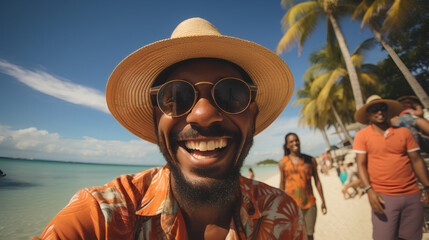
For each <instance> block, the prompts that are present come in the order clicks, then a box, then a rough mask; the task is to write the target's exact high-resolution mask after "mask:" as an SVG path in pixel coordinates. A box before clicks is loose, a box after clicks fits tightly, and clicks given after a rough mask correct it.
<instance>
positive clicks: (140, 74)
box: [106, 18, 294, 143]
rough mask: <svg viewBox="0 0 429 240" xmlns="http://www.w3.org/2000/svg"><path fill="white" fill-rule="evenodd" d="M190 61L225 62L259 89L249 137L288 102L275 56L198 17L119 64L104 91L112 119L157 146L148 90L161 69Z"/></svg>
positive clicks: (286, 72)
mask: <svg viewBox="0 0 429 240" xmlns="http://www.w3.org/2000/svg"><path fill="white" fill-rule="evenodd" d="M193 58H219V59H224V60H227V61H230V62H232V63H235V64H237V65H238V66H240V67H241V68H242V69H243V70H244V71H245V72H246V73H247V74H248V75H249V76H250V78H251V80H252V81H253V83H254V84H255V85H256V86H257V88H258V89H257V95H256V99H255V101H256V103H257V105H258V108H259V114H258V116H257V118H256V123H255V133H254V135H256V134H258V133H260V132H261V131H262V130H264V129H265V128H266V127H268V126H269V125H270V124H271V123H272V122H273V121H274V120H275V119H276V118H277V117H278V116H279V115H280V114H281V113H282V111H283V110H284V108H285V107H286V105H287V104H288V102H289V100H290V98H291V97H292V94H293V89H294V82H293V77H292V73H291V71H290V69H289V68H288V66H287V65H286V63H284V61H283V60H282V59H281V58H280V57H279V56H278V55H276V54H275V53H273V52H272V51H270V50H268V49H267V48H265V47H263V46H261V45H258V44H256V43H253V42H250V41H246V40H242V39H239V38H235V37H229V36H224V35H222V34H221V33H220V32H219V31H218V29H217V28H216V27H215V26H213V25H212V24H211V23H210V22H208V21H206V20H204V19H202V18H191V19H188V20H185V21H183V22H182V23H180V24H179V25H178V26H177V27H176V29H175V30H174V31H173V33H172V35H171V37H170V38H169V39H165V40H161V41H158V42H155V43H152V44H149V45H147V46H144V47H142V48H140V49H138V50H137V51H135V52H134V53H132V54H131V55H129V56H128V57H126V58H125V59H124V60H123V61H122V62H121V63H119V65H118V66H117V67H116V68H115V70H114V71H113V73H112V74H111V76H110V78H109V81H108V83H107V88H106V100H107V106H108V108H109V110H110V112H111V113H112V115H113V116H114V117H115V118H116V120H117V121H119V123H121V124H122V125H123V126H124V127H125V128H126V129H128V130H129V131H130V132H131V133H133V134H135V135H136V136H138V137H140V138H142V139H144V140H147V141H149V142H152V143H156V142H157V137H156V134H155V124H154V119H153V105H152V103H151V98H150V91H149V89H150V88H151V87H152V85H153V82H154V81H155V79H156V78H157V76H158V75H159V74H160V73H161V72H162V71H163V70H164V69H166V68H167V67H169V66H171V65H173V64H175V63H178V62H181V61H184V60H187V59H193Z"/></svg>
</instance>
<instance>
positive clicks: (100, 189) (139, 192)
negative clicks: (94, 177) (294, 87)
mask: <svg viewBox="0 0 429 240" xmlns="http://www.w3.org/2000/svg"><path fill="white" fill-rule="evenodd" d="M165 171H166V170H165V169H164V168H162V167H155V168H151V169H147V170H145V171H142V172H140V173H136V174H125V175H121V176H119V177H117V178H115V179H114V180H113V181H111V182H109V183H107V184H105V185H102V186H95V187H88V188H85V189H83V190H82V191H87V192H88V193H89V194H91V195H92V196H93V197H94V198H95V200H96V201H97V202H99V203H101V202H105V201H106V199H112V198H114V199H116V200H115V201H120V200H122V201H124V202H126V200H131V201H132V202H138V201H139V200H140V199H141V198H142V196H143V195H144V194H145V192H146V191H147V189H148V188H149V186H150V185H151V183H152V181H154V180H156V179H159V178H161V175H162V174H165Z"/></svg>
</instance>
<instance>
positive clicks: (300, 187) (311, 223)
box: [279, 133, 327, 240]
mask: <svg viewBox="0 0 429 240" xmlns="http://www.w3.org/2000/svg"><path fill="white" fill-rule="evenodd" d="M283 148H284V152H285V156H284V157H283V159H282V160H281V161H280V162H279V169H280V189H283V190H285V191H286V192H287V193H288V194H289V195H290V196H291V197H292V198H293V199H294V200H295V201H296V202H297V203H298V205H299V206H300V207H301V210H302V213H303V215H304V223H305V229H306V231H307V236H308V239H309V240H311V239H313V233H314V227H315V223H316V216H317V207H316V199H315V197H314V195H313V189H312V186H311V178H312V177H313V179H314V184H315V185H316V188H317V190H318V192H319V195H320V198H321V199H322V205H321V209H322V213H323V214H326V213H327V209H326V204H325V198H324V196H323V189H322V183H321V182H320V180H319V175H318V174H317V163H316V160H315V159H314V158H313V157H311V156H308V155H306V154H302V153H301V145H300V142H299V138H298V135H296V134H295V133H288V134H287V135H286V136H285V144H284V146H283Z"/></svg>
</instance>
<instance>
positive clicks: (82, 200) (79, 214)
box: [33, 189, 105, 240]
mask: <svg viewBox="0 0 429 240" xmlns="http://www.w3.org/2000/svg"><path fill="white" fill-rule="evenodd" d="M104 225H105V221H104V216H103V213H102V211H101V210H100V207H99V204H98V202H97V201H96V200H95V199H94V197H93V196H92V195H91V194H90V193H89V192H88V191H87V190H86V189H82V190H80V191H79V192H78V193H77V194H76V195H74V196H73V198H72V199H71V200H70V203H69V204H68V205H67V206H66V207H65V208H64V209H63V210H61V212H59V213H58V215H57V216H55V218H54V219H52V221H51V222H50V223H49V224H48V226H47V227H46V229H45V230H44V231H43V233H42V235H41V236H40V238H37V237H35V238H33V240H39V239H105V234H104Z"/></svg>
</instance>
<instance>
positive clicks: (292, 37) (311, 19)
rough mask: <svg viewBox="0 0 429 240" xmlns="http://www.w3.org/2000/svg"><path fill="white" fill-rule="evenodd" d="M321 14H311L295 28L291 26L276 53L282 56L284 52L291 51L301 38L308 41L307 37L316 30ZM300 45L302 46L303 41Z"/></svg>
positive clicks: (295, 25)
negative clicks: (318, 16) (318, 17)
mask: <svg viewBox="0 0 429 240" xmlns="http://www.w3.org/2000/svg"><path fill="white" fill-rule="evenodd" d="M319 13H320V12H312V13H309V14H307V15H306V16H304V17H302V18H301V19H300V20H299V21H298V22H296V23H295V24H294V25H293V26H291V27H290V28H289V29H288V30H287V32H286V33H285V34H284V35H283V37H282V39H280V42H279V44H278V45H277V48H276V53H277V54H279V55H280V54H282V53H283V52H284V51H287V50H289V49H290V47H291V46H292V45H293V44H294V43H295V42H296V41H298V40H299V39H300V38H304V39H306V38H307V36H309V35H310V34H311V33H312V31H313V30H314V28H315V26H316V24H317V15H318V14H319ZM303 34H304V35H303ZM300 44H302V43H301V41H300ZM299 54H300V51H299Z"/></svg>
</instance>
